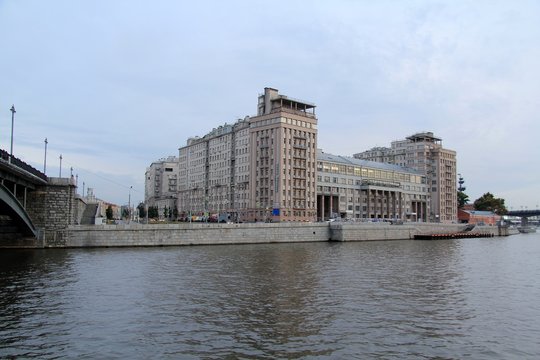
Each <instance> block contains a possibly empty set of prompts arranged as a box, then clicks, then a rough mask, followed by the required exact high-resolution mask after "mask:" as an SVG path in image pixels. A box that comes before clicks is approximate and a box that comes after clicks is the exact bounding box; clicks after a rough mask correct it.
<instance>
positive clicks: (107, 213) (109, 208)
mask: <svg viewBox="0 0 540 360" xmlns="http://www.w3.org/2000/svg"><path fill="white" fill-rule="evenodd" d="M105 216H106V217H107V220H112V219H113V210H112V206H111V205H109V206H107V209H106V210H105Z"/></svg>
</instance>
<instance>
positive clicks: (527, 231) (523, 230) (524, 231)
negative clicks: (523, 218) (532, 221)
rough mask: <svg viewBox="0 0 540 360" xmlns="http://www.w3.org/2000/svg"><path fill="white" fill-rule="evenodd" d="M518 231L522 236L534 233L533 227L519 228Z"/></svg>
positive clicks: (534, 228)
mask: <svg viewBox="0 0 540 360" xmlns="http://www.w3.org/2000/svg"><path fill="white" fill-rule="evenodd" d="M518 231H519V232H520V233H522V234H530V233H535V232H536V227H535V226H519V227H518Z"/></svg>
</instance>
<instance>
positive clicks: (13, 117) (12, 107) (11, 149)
mask: <svg viewBox="0 0 540 360" xmlns="http://www.w3.org/2000/svg"><path fill="white" fill-rule="evenodd" d="M9 110H10V111H11V148H10V151H9V162H10V163H11V158H12V157H13V125H14V124H15V113H16V112H17V111H15V105H11V109H9Z"/></svg>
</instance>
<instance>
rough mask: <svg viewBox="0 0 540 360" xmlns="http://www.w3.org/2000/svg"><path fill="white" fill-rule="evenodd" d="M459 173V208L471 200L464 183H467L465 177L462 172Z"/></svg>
mask: <svg viewBox="0 0 540 360" xmlns="http://www.w3.org/2000/svg"><path fill="white" fill-rule="evenodd" d="M458 175H459V180H458V184H459V186H458V192H457V200H458V208H460V209H461V208H462V207H463V206H464V205H465V204H467V203H468V202H469V195H467V194H465V190H466V189H467V188H466V187H465V186H463V184H465V180H463V177H462V176H461V174H458Z"/></svg>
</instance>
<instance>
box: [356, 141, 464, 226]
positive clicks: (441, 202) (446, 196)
mask: <svg viewBox="0 0 540 360" xmlns="http://www.w3.org/2000/svg"><path fill="white" fill-rule="evenodd" d="M353 156H354V157H355V158H358V159H364V160H370V161H378V162H384V163H389V164H395V165H400V166H404V167H409V168H413V169H415V170H417V171H419V172H420V173H422V174H424V175H425V176H426V182H427V185H428V187H427V189H428V191H429V192H430V198H431V206H430V213H429V221H435V222H437V221H440V222H447V223H448V222H457V187H456V179H457V170H456V152H455V151H454V150H449V149H445V148H443V146H442V139H440V138H438V137H436V136H434V135H433V133H432V132H421V133H417V134H414V135H411V136H408V137H407V138H405V139H403V140H398V141H393V142H392V143H391V147H390V148H387V147H376V148H372V149H371V150H367V151H364V152H361V153H358V154H354V155H353Z"/></svg>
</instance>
